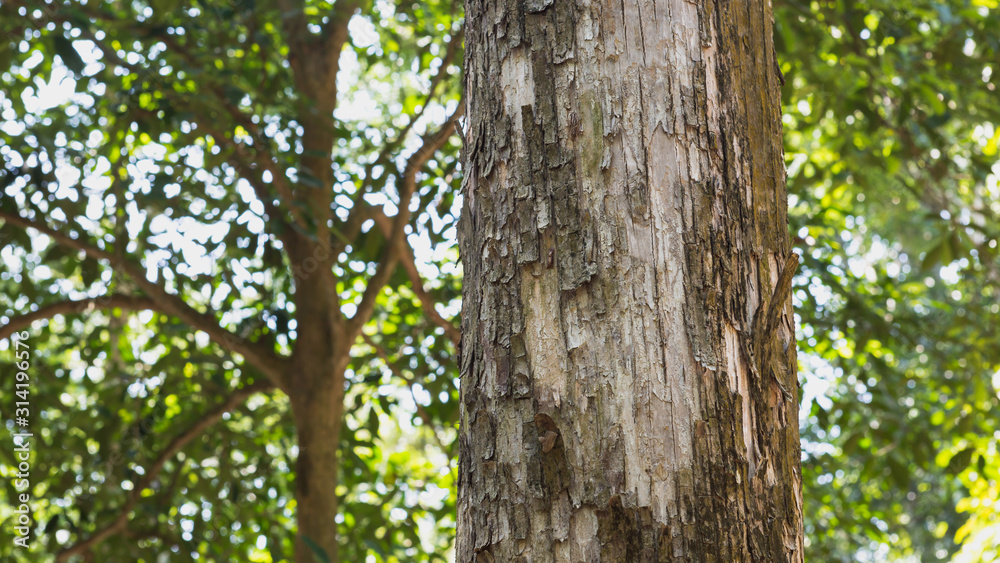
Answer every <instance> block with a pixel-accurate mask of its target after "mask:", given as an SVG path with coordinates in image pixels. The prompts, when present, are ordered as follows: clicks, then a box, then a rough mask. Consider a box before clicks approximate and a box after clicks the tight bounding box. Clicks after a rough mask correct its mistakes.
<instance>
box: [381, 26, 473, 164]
mask: <svg viewBox="0 0 1000 563" xmlns="http://www.w3.org/2000/svg"><path fill="white" fill-rule="evenodd" d="M464 38H465V26H464V25H463V26H462V27H461V28H459V30H458V31H457V32H455V34H454V35H452V37H451V40H450V41H448V46H447V47H446V48H445V53H444V57H442V58H441V66H439V67H438V70H437V72H436V73H434V76H433V77H431V85H430V88H429V89H428V91H427V97H425V98H424V103H423V104H421V106H420V109H419V110H418V111H417V112H416V113H415V114H413V115H412V116H410V121H409V122H408V123H407V124H406V125H405V126H404V127H403V130H402V131H400V132H399V135H397V136H396V138H395V139H394V140H393V141H391V142H389V143H386V145H385V147H384V148H383V149H382V153H381V155H380V158H388V156H389V153H391V152H392V151H394V150H396V149H398V148H399V147H400V145H402V144H403V141H405V140H406V135H407V134H408V133H409V132H410V130H411V129H413V126H414V125H416V123H417V120H419V119H420V118H421V117H422V116H423V115H424V112H425V111H427V106H429V105H430V103H431V100H433V99H434V96H435V94H436V93H437V88H438V85H440V84H441V82H442V81H444V77H445V76H446V75H447V72H448V67H449V66H451V63H452V61H453V60H454V59H455V55H456V54H457V53H458V48H459V47H460V46H461V45H462V40H463V39H464ZM459 103H460V104H461V102H459Z"/></svg>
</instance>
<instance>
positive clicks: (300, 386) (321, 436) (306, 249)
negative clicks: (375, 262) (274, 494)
mask: <svg viewBox="0 0 1000 563" xmlns="http://www.w3.org/2000/svg"><path fill="white" fill-rule="evenodd" d="M327 168H329V166H327ZM327 206H329V205H327ZM290 256H291V258H292V260H293V263H294V264H296V265H297V266H298V267H297V268H296V269H295V272H296V277H295V299H296V306H297V307H296V311H295V315H296V321H297V326H298V327H299V329H298V334H297V338H296V346H295V352H294V354H293V356H292V366H293V369H294V373H292V374H290V376H289V377H288V380H289V389H288V395H289V398H290V400H291V404H292V414H293V415H294V417H295V430H296V433H297V435H298V447H299V451H298V457H297V459H296V463H295V502H296V512H295V514H296V519H297V521H298V535H297V536H296V542H295V561H296V562H297V563H321V562H322V559H321V558H320V557H317V556H316V548H318V549H319V550H322V551H321V553H322V554H324V555H325V556H326V557H327V560H328V561H329V562H330V563H336V561H338V556H337V551H338V542H337V521H336V516H337V505H338V502H337V483H338V482H339V474H338V471H339V467H340V459H339V458H338V456H337V452H338V450H339V449H340V429H341V425H342V424H343V422H344V370H345V369H346V368H347V364H348V362H349V361H350V344H349V343H350V340H349V339H347V338H345V337H344V335H343V323H341V322H339V308H340V304H339V302H338V300H337V294H336V293H335V288H336V283H337V280H336V279H334V277H333V275H332V273H331V268H332V264H331V262H332V259H333V252H331V251H330V250H329V249H328V248H327V247H325V246H320V245H319V243H301V247H296V248H293V249H290ZM304 538H308V540H306V539H304ZM308 542H312V545H309V543H308Z"/></svg>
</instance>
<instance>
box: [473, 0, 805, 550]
mask: <svg viewBox="0 0 1000 563" xmlns="http://www.w3.org/2000/svg"><path fill="white" fill-rule="evenodd" d="M466 22H467V26H468V29H467V31H466V37H467V43H468V45H467V50H466V74H467V80H468V84H467V93H466V99H467V101H468V104H469V106H468V111H467V115H468V116H469V123H468V131H467V134H466V137H467V143H466V151H467V152H466V163H465V171H466V180H465V181H466V183H465V186H464V188H463V189H464V196H465V209H464V213H463V217H462V221H463V222H462V227H461V229H460V233H459V237H460V243H461V250H462V259H463V263H464V267H465V289H464V310H463V318H462V322H463V326H462V328H463V342H462V357H461V377H462V386H461V389H462V414H461V424H462V426H461V432H460V434H459V440H460V462H459V484H458V544H457V560H458V561H459V563H466V562H469V561H481V562H482V561H485V562H492V561H500V562H508V561H518V562H525V563H527V562H531V563H541V562H550V561H551V562H573V563H578V562H587V563H590V562H602V563H607V562H621V563H635V562H646V561H681V560H683V561H720V562H729V561H767V562H776V561H802V558H803V546H802V514H801V513H802V506H801V504H802V502H801V475H800V469H799V432H798V416H797V409H798V402H797V376H796V360H795V341H794V330H793V320H792V314H791V308H790V297H789V287H790V282H791V274H792V273H793V272H794V269H795V266H796V264H797V261H796V259H795V258H794V257H792V255H791V248H790V244H789V239H788V234H787V217H786V213H787V208H786V205H787V203H786V192H785V185H784V181H785V174H784V164H783V156H782V149H781V147H782V144H781V143H782V140H781V121H780V118H781V116H780V109H779V101H780V92H779V89H780V86H779V82H780V80H781V78H780V77H779V74H778V70H777V66H776V62H775V59H774V51H773V46H772V34H771V27H772V17H771V8H770V5H768V4H765V3H764V2H763V1H762V0H732V1H728V2H714V1H712V0H695V1H687V0H664V1H661V2H655V1H654V2H637V1H636V0H625V1H624V2H622V3H615V2H612V3H603V2H602V3H597V2H591V1H590V0H523V1H521V0H506V1H500V2H487V1H485V0H467V2H466ZM782 274H784V275H782ZM779 278H780V280H779ZM771 303H774V304H775V305H774V306H773V307H769V305H770V304H771Z"/></svg>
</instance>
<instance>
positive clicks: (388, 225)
mask: <svg viewBox="0 0 1000 563" xmlns="http://www.w3.org/2000/svg"><path fill="white" fill-rule="evenodd" d="M371 218H372V220H374V221H375V224H376V225H377V226H378V228H379V229H380V230H381V231H382V234H384V235H385V236H386V238H388V237H389V235H390V233H391V231H392V219H390V218H389V216H388V215H386V214H385V213H383V212H382V210H381V209H372V211H371ZM399 262H400V265H401V266H403V270H405V271H406V277H408V278H409V279H410V285H411V286H412V287H413V293H414V294H415V295H416V296H417V299H419V300H420V305H421V306H422V307H423V309H424V314H426V315H427V318H429V319H430V320H431V322H433V323H434V324H436V325H438V326H439V327H441V328H443V329H444V333H445V335H446V336H447V337H448V339H449V340H451V342H452V343H453V344H454V345H455V346H458V344H459V343H460V342H461V341H462V332H461V331H460V330H459V329H458V327H456V326H455V325H454V324H453V323H452V322H451V321H449V320H448V319H446V318H444V317H442V316H441V313H438V311H437V308H436V307H435V305H436V303H435V301H434V298H433V297H431V296H430V294H429V293H428V292H427V290H426V289H424V280H423V277H421V275H420V272H419V271H418V270H417V264H416V261H415V260H414V258H413V249H411V248H410V245H408V244H404V245H403V252H402V253H400V256H399Z"/></svg>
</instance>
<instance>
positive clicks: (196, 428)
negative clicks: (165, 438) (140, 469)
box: [56, 381, 272, 563]
mask: <svg viewBox="0 0 1000 563" xmlns="http://www.w3.org/2000/svg"><path fill="white" fill-rule="evenodd" d="M271 387H272V384H271V383H270V382H269V381H258V382H256V383H253V384H251V385H248V386H246V387H243V388H241V389H237V390H236V391H234V392H233V393H232V394H230V395H229V397H228V398H227V399H226V400H225V402H223V403H222V404H221V405H219V406H217V407H215V408H214V409H212V410H210V411H208V412H206V413H204V414H203V415H202V416H201V418H199V419H198V420H196V421H195V422H194V423H192V424H191V425H190V426H189V427H188V428H187V429H186V430H184V431H183V432H181V433H180V434H178V435H177V436H175V437H174V439H173V440H171V441H170V443H169V444H168V445H167V447H166V448H164V450H163V451H161V452H160V454H159V455H158V456H156V459H154V460H153V462H152V464H150V465H149V466H148V467H145V468H144V469H145V470H146V472H145V475H143V478H142V479H140V480H139V482H138V483H136V484H135V486H134V487H133V488H132V490H131V491H130V492H129V495H128V497H127V498H126V499H125V504H124V505H122V507H121V508H120V509H119V512H118V516H116V517H115V519H114V520H112V521H111V522H109V523H108V524H107V525H106V526H104V527H103V528H101V529H100V530H98V531H97V532H96V533H95V534H93V535H92V536H90V537H89V538H87V539H85V540H82V541H79V542H77V543H75V544H73V545H71V546H70V547H68V548H66V549H64V550H62V551H61V552H59V554H58V555H57V556H56V561H57V563H58V562H62V561H66V560H68V559H69V558H70V557H72V556H74V555H80V554H83V553H84V552H86V551H88V550H90V549H92V548H94V547H95V546H97V545H98V544H100V543H101V542H103V541H104V540H106V539H108V538H110V537H111V536H114V535H115V534H118V533H122V532H124V531H125V530H126V529H127V526H128V519H129V515H130V513H131V511H132V508H133V507H135V504H136V503H137V502H138V501H139V498H140V497H141V495H142V491H144V490H146V489H147V488H149V486H150V485H151V484H152V483H153V481H155V480H156V478H157V476H159V474H160V471H162V470H163V467H164V465H166V463H167V462H168V461H170V460H171V459H173V457H174V456H176V455H177V453H178V452H180V451H181V450H182V449H183V448H184V446H186V445H187V444H188V443H189V442H191V440H194V439H195V438H197V437H198V436H199V435H200V434H201V433H202V432H204V431H205V430H207V429H208V428H209V427H210V426H212V425H213V424H215V423H216V422H218V421H219V419H221V418H222V415H223V414H225V413H227V412H229V411H231V410H233V409H234V408H236V407H237V406H239V404H240V403H242V402H243V401H245V400H246V399H247V398H249V397H250V396H251V395H253V394H255V393H257V392H260V391H267V390H268V389H270V388H271Z"/></svg>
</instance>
